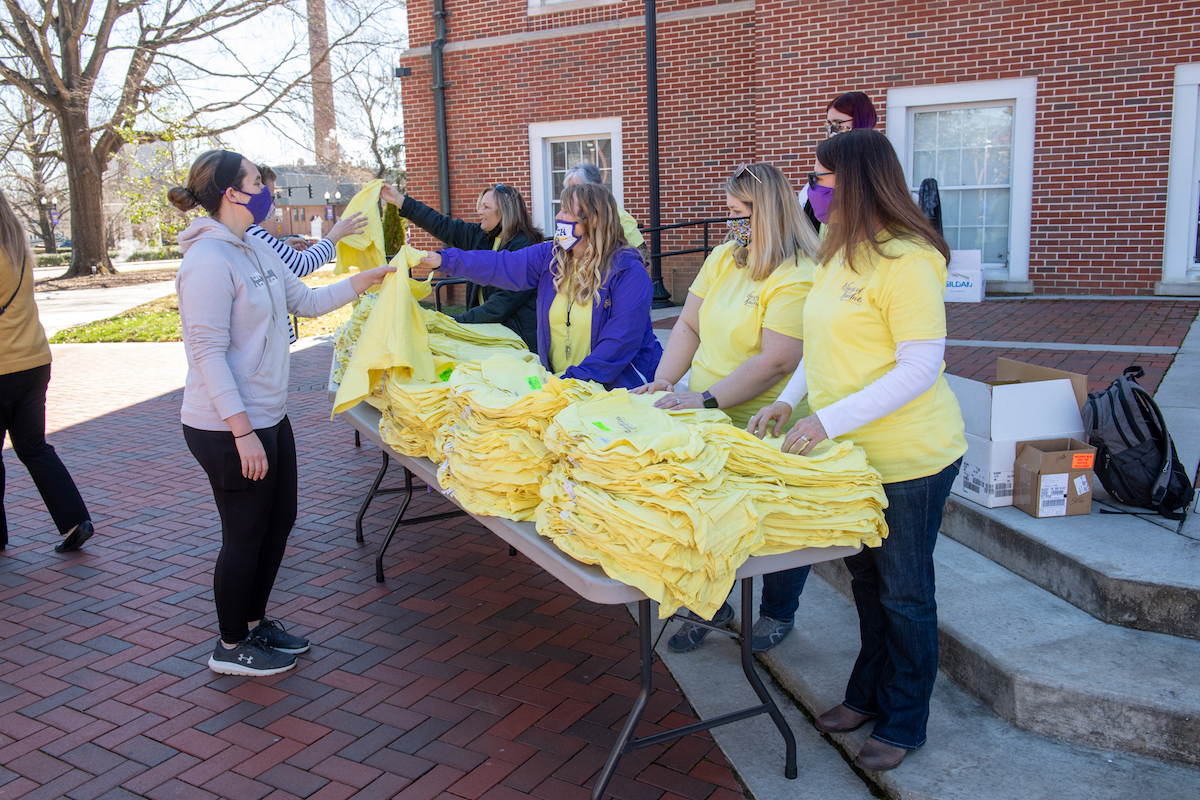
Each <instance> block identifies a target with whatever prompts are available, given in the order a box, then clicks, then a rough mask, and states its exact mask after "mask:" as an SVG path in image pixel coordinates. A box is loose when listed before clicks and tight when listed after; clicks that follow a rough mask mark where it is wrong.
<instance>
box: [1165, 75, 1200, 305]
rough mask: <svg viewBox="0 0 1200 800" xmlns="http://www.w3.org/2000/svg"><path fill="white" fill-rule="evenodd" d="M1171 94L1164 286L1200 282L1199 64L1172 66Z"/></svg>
mask: <svg viewBox="0 0 1200 800" xmlns="http://www.w3.org/2000/svg"><path fill="white" fill-rule="evenodd" d="M1174 95H1175V96H1174V102H1173V103H1172V111H1171V160H1170V165H1169V167H1168V172H1167V221H1166V226H1165V231H1164V241H1163V273H1162V280H1163V282H1164V283H1182V282H1186V281H1197V280H1200V64H1181V65H1179V66H1177V67H1175V92H1174ZM1168 293H1172V292H1168Z"/></svg>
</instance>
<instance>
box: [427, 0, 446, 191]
mask: <svg viewBox="0 0 1200 800" xmlns="http://www.w3.org/2000/svg"><path fill="white" fill-rule="evenodd" d="M433 26H434V40H433V44H432V45H431V46H430V48H429V49H430V53H431V55H432V56H433V118H434V124H435V126H436V128H437V159H438V165H437V168H438V203H439V205H440V206H441V211H442V213H443V214H449V213H450V149H449V145H448V144H447V142H446V78H445V75H444V73H443V71H442V48H444V47H445V46H446V2H445V0H434V2H433Z"/></svg>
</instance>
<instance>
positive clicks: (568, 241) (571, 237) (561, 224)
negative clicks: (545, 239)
mask: <svg viewBox="0 0 1200 800" xmlns="http://www.w3.org/2000/svg"><path fill="white" fill-rule="evenodd" d="M578 225H579V221H578V220H576V221H575V222H567V221H566V220H565V219H559V220H555V221H554V243H555V244H557V245H558V246H559V247H561V248H562V249H563V252H566V253H569V252H571V248H572V247H574V246H575V245H577V244H578V243H579V236H578V231H579V228H578Z"/></svg>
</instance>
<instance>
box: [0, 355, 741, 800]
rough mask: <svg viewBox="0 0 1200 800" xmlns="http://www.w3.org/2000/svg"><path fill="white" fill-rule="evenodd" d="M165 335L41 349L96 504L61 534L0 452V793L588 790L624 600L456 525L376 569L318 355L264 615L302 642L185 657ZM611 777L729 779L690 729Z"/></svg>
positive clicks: (204, 608)
mask: <svg viewBox="0 0 1200 800" xmlns="http://www.w3.org/2000/svg"><path fill="white" fill-rule="evenodd" d="M143 347H144V349H142V348H143ZM174 347H175V348H176V349H175V351H174V353H172V346H140V345H129V346H121V347H115V348H103V347H97V346H94V345H79V346H74V348H71V347H67V348H56V353H57V356H58V357H57V359H56V365H55V371H54V379H53V382H52V384H51V397H50V402H49V408H50V428H51V430H52V431H53V433H52V435H51V441H52V443H53V444H55V446H56V447H57V448H58V450H59V452H60V453H61V454H62V456H63V459H64V461H65V462H66V463H67V465H68V466H69V468H70V469H71V471H72V473H73V474H74V476H75V479H76V481H77V482H78V483H79V485H80V487H81V489H82V491H83V494H84V496H85V499H86V500H87V502H88V504H89V506H90V508H91V511H92V514H93V517H94V518H95V519H96V520H97V531H98V533H97V536H96V537H95V538H94V539H92V540H91V541H90V542H89V543H88V544H87V545H86V546H85V548H84V549H83V551H81V552H79V553H75V554H69V555H58V554H56V553H54V552H53V551H52V549H51V547H52V545H53V544H54V543H55V541H56V538H55V535H54V531H53V528H52V525H51V524H50V520H49V517H48V515H47V514H46V511H45V509H44V508H43V506H42V503H41V500H40V498H39V497H38V495H37V493H36V491H35V490H34V489H33V487H32V485H31V483H30V481H29V478H28V475H27V473H26V472H25V470H24V468H23V467H22V466H21V465H20V464H19V463H18V462H17V460H16V458H15V456H14V455H13V453H12V451H11V450H6V451H5V454H4V455H5V459H6V465H7V468H8V487H7V491H6V496H5V502H6V506H7V509H8V513H9V528H10V531H11V544H10V546H9V548H8V549H7V550H6V551H3V553H0V637H2V643H3V645H2V649H0V765H2V766H0V798H16V797H28V798H41V797H45V798H54V797H69V798H73V799H74V800H87V799H89V798H101V797H103V798H126V797H134V796H137V797H149V798H172V799H174V798H207V797H226V798H237V800H260V798H270V800H284V799H285V798H295V797H299V798H314V799H320V800H324V799H325V798H339V799H340V798H350V797H356V798H372V797H381V798H386V797H397V798H402V799H403V800H425V799H429V800H433V799H434V798H438V799H439V800H455V799H456V798H487V800H510V799H511V798H517V797H526V796H532V797H537V798H545V799H546V800H575V799H576V798H584V797H587V796H588V793H589V792H588V787H589V786H590V785H591V782H592V780H593V777H594V775H595V773H596V772H597V770H598V769H599V768H600V766H601V765H602V763H603V760H604V757H605V755H606V753H607V745H609V744H610V743H611V742H612V741H613V739H614V737H615V735H616V729H617V728H619V726H620V724H621V722H622V721H623V719H624V717H625V714H626V712H627V710H628V709H629V707H630V705H631V703H632V697H633V696H634V695H635V694H636V692H637V682H636V678H637V655H636V649H635V639H634V637H633V636H632V635H631V634H633V632H634V625H633V623H632V621H631V619H630V617H629V615H628V613H627V612H626V611H625V609H624V608H613V607H603V606H596V605H593V604H591V603H587V602H585V601H581V600H580V599H579V598H578V597H577V596H575V595H573V594H572V593H570V592H569V591H568V590H566V589H565V587H563V586H562V585H560V584H558V583H557V582H556V581H554V580H552V579H551V578H549V577H548V576H547V575H546V573H545V572H543V571H542V570H541V569H539V568H537V567H535V566H534V565H532V564H531V563H530V562H528V561H527V560H525V559H524V558H523V557H516V558H510V557H509V556H508V552H507V548H506V547H505V546H503V545H502V543H501V542H500V540H499V539H497V538H496V537H495V536H493V535H492V534H491V533H489V532H488V531H486V530H485V529H484V528H482V527H481V526H479V525H478V524H476V523H475V522H473V521H470V520H468V519H456V520H450V521H446V522H439V523H433V524H428V525H424V526H418V527H414V528H403V529H401V531H400V533H399V534H398V535H397V537H396V541H395V542H394V543H393V546H392V550H391V553H392V557H391V558H389V559H388V561H387V564H388V568H387V583H386V584H384V585H383V586H380V585H378V584H376V583H375V581H374V577H373V556H374V547H373V546H372V545H373V544H374V545H377V543H378V541H379V537H380V535H381V528H382V527H383V526H384V525H385V524H386V522H387V521H388V520H389V518H390V516H389V513H388V512H390V511H391V510H392V509H394V507H395V502H396V499H395V498H392V499H390V500H388V499H385V500H382V501H378V502H377V508H378V509H379V510H378V511H377V512H376V513H375V514H373V515H371V516H369V517H368V520H367V530H368V531H369V533H368V544H367V545H366V546H358V545H356V544H355V542H354V534H353V519H354V513H355V511H356V510H357V505H358V500H359V498H360V496H361V494H362V492H363V491H364V490H365V488H366V486H367V485H369V481H370V478H371V476H372V475H373V473H374V471H375V469H376V467H377V463H378V459H379V453H378V451H377V450H375V449H374V448H372V447H370V446H369V445H368V446H364V447H363V448H362V449H360V450H356V449H355V448H354V447H353V437H352V435H351V433H350V430H349V428H347V427H346V426H345V425H344V424H343V423H340V422H331V421H330V420H329V419H328V415H329V404H328V401H327V399H326V397H325V392H324V383H325V375H326V374H327V371H328V364H329V357H330V348H329V347H328V346H316V347H311V348H309V349H307V350H303V351H301V352H298V353H296V354H295V355H294V356H293V367H292V384H293V393H292V394H291V395H290V397H289V409H290V414H291V417H292V420H293V424H294V426H295V428H296V435H297V440H298V447H299V452H300V473H301V493H302V497H301V504H300V518H299V521H298V523H297V526H296V530H295V532H294V533H293V535H292V538H291V544H290V546H289V547H288V551H287V555H286V558H285V561H284V564H283V569H282V571H281V573H280V576H279V580H278V583H277V584H276V591H275V594H274V596H273V601H274V605H273V607H272V609H271V613H272V614H273V615H275V616H278V617H281V618H282V619H284V620H285V621H286V622H287V623H288V624H289V625H290V626H291V627H292V628H293V629H294V630H296V631H297V632H300V633H303V634H304V635H307V636H309V637H310V638H311V639H312V641H313V642H314V647H313V649H312V651H310V652H309V653H306V654H304V655H302V656H300V665H299V666H298V668H297V669H296V670H294V671H292V672H290V673H287V674H284V675H280V676H275V677H273V678H265V679H254V680H251V679H246V678H234V677H224V676H218V675H215V674H213V673H212V672H210V671H209V670H208V668H207V667H206V666H204V662H205V661H206V659H207V656H208V653H209V652H210V650H211V648H212V645H213V643H214V639H215V629H216V616H215V613H214V610H213V602H212V589H211V573H212V563H213V560H214V558H215V555H216V551H217V549H218V547H219V531H218V525H217V516H216V511H215V509H214V507H213V503H212V499H211V495H210V494H209V489H208V486H207V484H206V482H205V481H204V479H203V476H202V473H201V471H200V469H199V467H198V466H197V465H196V464H195V462H194V461H193V460H192V458H191V456H190V454H188V452H187V449H186V446H185V445H184V442H183V437H182V434H181V432H180V428H179V422H178V413H179V391H178V390H179V387H180V386H181V383H182V382H181V376H182V371H181V369H180V358H181V354H180V352H179V351H178V349H177V347H178V346H174ZM80 348H82V349H80ZM88 348H95V349H90V350H89V349H88ZM415 504H416V505H417V506H418V507H417V508H416V509H415V511H416V513H422V512H427V511H429V510H430V509H432V508H433V507H434V506H437V505H439V500H438V496H437V495H428V496H426V497H422V498H421V499H419V500H418V501H416V503H415ZM655 684H656V692H655V694H654V696H653V697H652V699H651V702H650V709H649V712H648V714H647V717H646V722H645V723H644V724H643V726H642V729H641V730H640V731H639V733H642V734H644V733H648V732H652V731H657V730H661V729H662V726H667V725H672V726H673V725H676V724H679V723H683V722H686V721H688V720H690V719H691V712H690V710H689V706H688V704H687V702H686V701H685V700H684V699H683V698H682V696H681V695H680V693H679V689H678V687H677V686H676V685H675V684H674V682H673V681H672V680H671V678H670V676H669V675H668V674H666V672H665V671H664V670H662V669H661V667H659V668H658V669H656V672H655ZM610 792H611V796H614V797H618V798H621V799H622V800H682V798H687V800H705V799H706V798H707V799H708V800H735V799H736V798H740V797H743V796H744V795H743V792H742V790H741V788H740V787H739V784H738V782H737V780H736V779H735V777H734V775H733V773H732V771H731V770H730V768H729V765H728V764H727V762H726V761H725V759H724V758H723V757H722V755H721V753H720V751H719V750H718V749H717V748H716V747H715V746H714V743H713V741H712V740H711V738H709V737H708V736H707V735H698V736H689V737H686V738H685V739H682V740H680V741H678V742H677V743H672V744H671V745H669V746H659V747H653V748H646V749H645V750H641V751H638V752H636V753H634V754H632V755H630V756H628V757H627V758H625V759H624V760H623V761H622V764H621V766H620V769H619V771H618V775H617V777H616V778H614V780H613V782H612V784H611V785H610Z"/></svg>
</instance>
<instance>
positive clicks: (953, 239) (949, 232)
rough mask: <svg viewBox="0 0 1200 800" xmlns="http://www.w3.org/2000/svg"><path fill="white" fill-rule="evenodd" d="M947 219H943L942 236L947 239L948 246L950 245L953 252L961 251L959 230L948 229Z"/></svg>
mask: <svg viewBox="0 0 1200 800" xmlns="http://www.w3.org/2000/svg"><path fill="white" fill-rule="evenodd" d="M945 223H946V218H945V217H942V235H944V236H945V237H946V244H948V245H950V249H951V250H961V249H962V248H961V247H959V246H958V228H957V227H955V228H947V227H946V225H945Z"/></svg>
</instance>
